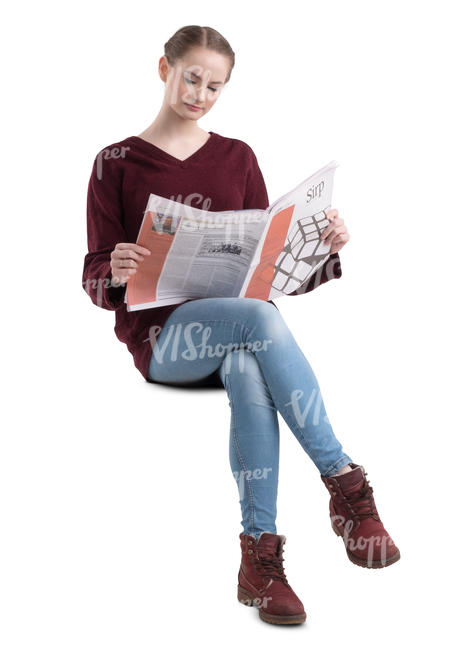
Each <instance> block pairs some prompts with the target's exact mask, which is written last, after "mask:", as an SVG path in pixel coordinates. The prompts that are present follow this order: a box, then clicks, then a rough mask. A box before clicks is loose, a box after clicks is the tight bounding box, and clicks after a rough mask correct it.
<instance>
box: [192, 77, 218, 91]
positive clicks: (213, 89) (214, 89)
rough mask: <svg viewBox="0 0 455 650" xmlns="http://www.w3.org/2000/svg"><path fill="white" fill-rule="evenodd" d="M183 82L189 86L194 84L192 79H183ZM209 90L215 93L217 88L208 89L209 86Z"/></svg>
mask: <svg viewBox="0 0 455 650" xmlns="http://www.w3.org/2000/svg"><path fill="white" fill-rule="evenodd" d="M185 81H186V82H187V83H189V84H195V83H196V82H195V81H193V80H192V79H185ZM209 90H211V91H212V93H216V92H217V91H218V88H210V86H209Z"/></svg>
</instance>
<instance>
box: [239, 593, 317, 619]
mask: <svg viewBox="0 0 455 650" xmlns="http://www.w3.org/2000/svg"><path fill="white" fill-rule="evenodd" d="M254 599H255V597H254V596H253V595H252V594H250V592H249V591H248V590H247V589H245V588H244V587H241V586H240V585H237V600H238V601H239V602H241V603H242V605H246V606H247V607H253V606H254V607H257V608H258V610H259V618H260V619H261V620H263V621H265V622H266V623H274V624H275V625H292V624H293V623H303V622H304V621H305V620H306V612H305V613H303V614H293V615H290V616H278V615H277V614H266V613H265V612H263V611H262V609H261V608H260V607H258V605H257V604H256V603H255V602H254Z"/></svg>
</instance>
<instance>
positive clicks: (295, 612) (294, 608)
mask: <svg viewBox="0 0 455 650" xmlns="http://www.w3.org/2000/svg"><path fill="white" fill-rule="evenodd" d="M239 537H240V547H241V549H242V561H241V564H240V569H239V576H238V578H239V584H238V587H237V598H238V600H239V601H240V602H241V603H243V604H244V605H248V606H250V607H251V606H253V605H254V606H255V607H258V609H259V617H260V618H261V619H262V620H263V621H266V622H267V623H278V624H283V623H303V622H304V620H305V619H306V612H305V609H304V607H303V604H302V602H301V600H299V598H298V597H297V596H296V594H295V593H294V591H293V590H292V588H291V586H290V584H289V583H288V581H287V578H286V576H285V573H284V569H283V546H284V543H285V542H286V537H285V535H275V534H273V533H269V532H262V533H261V534H260V535H259V537H258V539H257V540H256V539H255V537H253V536H252V535H245V534H244V533H240V535H239Z"/></svg>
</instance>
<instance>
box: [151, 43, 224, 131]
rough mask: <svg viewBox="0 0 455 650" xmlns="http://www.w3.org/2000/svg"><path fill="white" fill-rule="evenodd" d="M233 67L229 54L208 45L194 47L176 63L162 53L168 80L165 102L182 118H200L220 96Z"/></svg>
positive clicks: (163, 71) (162, 73)
mask: <svg viewBox="0 0 455 650" xmlns="http://www.w3.org/2000/svg"><path fill="white" fill-rule="evenodd" d="M229 68H230V60H229V59H228V57H226V56H224V55H223V54H219V53H218V52H214V51H213V50H209V49H207V48H205V47H193V48H191V50H189V52H188V53H187V54H186V56H185V57H184V58H182V59H179V60H178V61H176V64H175V66H170V65H169V63H168V60H167V58H166V57H165V56H162V57H161V59H160V64H159V72H160V76H161V78H162V79H163V81H165V83H166V89H165V98H164V101H165V102H166V103H167V104H168V105H169V106H170V107H171V108H172V109H173V110H174V111H175V112H176V113H178V114H179V115H180V116H181V117H183V118H185V119H189V120H198V119H199V118H200V117H202V116H203V115H205V114H206V113H208V112H209V110H210V109H211V108H212V106H213V105H214V104H215V102H216V101H217V99H218V97H219V96H220V94H221V91H222V89H223V87H224V83H225V79H226V77H227V75H228V74H229ZM191 105H192V106H196V107H197V109H196V110H194V109H192V108H191Z"/></svg>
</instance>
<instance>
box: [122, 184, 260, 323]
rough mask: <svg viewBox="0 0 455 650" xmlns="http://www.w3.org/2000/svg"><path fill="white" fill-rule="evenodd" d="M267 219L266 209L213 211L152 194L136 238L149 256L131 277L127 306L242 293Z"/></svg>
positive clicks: (130, 309)
mask: <svg viewBox="0 0 455 650" xmlns="http://www.w3.org/2000/svg"><path fill="white" fill-rule="evenodd" d="M267 219H268V214H267V212H266V211H265V210H229V211H224V212H211V211H208V210H200V209H198V208H195V207H191V206H189V205H185V204H182V203H178V202H176V201H172V200H170V199H166V198H163V197H161V196H158V195H156V194H150V196H149V199H148V203H147V207H146V210H145V214H144V218H143V221H142V225H141V228H140V230H139V234H138V238H137V243H138V244H139V245H141V246H144V247H145V248H148V249H149V250H150V252H151V255H147V256H146V257H145V258H144V260H143V261H142V262H141V263H140V265H139V267H138V270H137V272H136V273H135V274H134V275H133V276H131V277H130V279H129V280H128V283H127V290H126V292H125V302H126V303H127V310H128V311H135V310H139V309H148V308H151V307H159V306H161V305H168V304H177V303H181V302H184V301H185V300H187V299H195V298H210V297H237V296H239V295H240V290H241V288H242V286H243V283H244V280H245V277H246V275H247V273H248V271H249V269H250V266H251V262H252V259H253V257H254V254H255V250H256V247H257V244H258V241H259V240H260V239H261V237H262V233H263V231H264V228H265V227H266V225H267Z"/></svg>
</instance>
